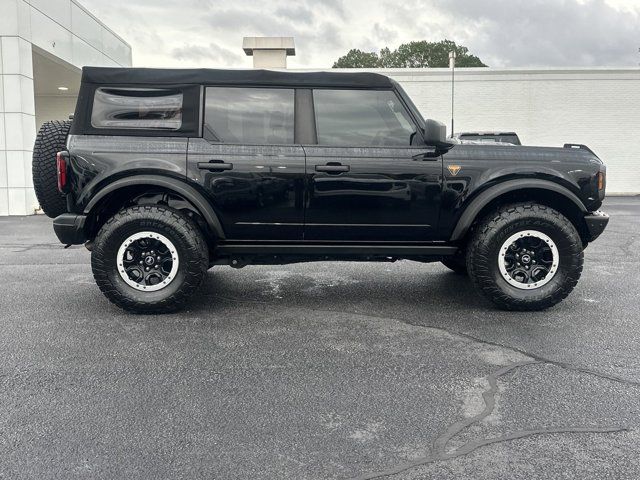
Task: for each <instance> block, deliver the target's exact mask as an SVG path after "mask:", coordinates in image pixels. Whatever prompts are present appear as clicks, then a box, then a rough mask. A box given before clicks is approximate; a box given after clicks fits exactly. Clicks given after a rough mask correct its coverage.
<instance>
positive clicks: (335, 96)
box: [313, 90, 415, 146]
mask: <svg viewBox="0 0 640 480" xmlns="http://www.w3.org/2000/svg"><path fill="white" fill-rule="evenodd" d="M313 99H314V106H315V111H316V128H317V130H318V143H319V144H320V145H344V146H375V145H379V146H408V145H411V141H412V140H413V138H414V136H415V135H413V133H414V132H415V127H414V125H413V122H412V120H411V117H409V115H408V113H407V111H406V110H405V108H404V106H403V105H402V104H401V103H400V100H398V97H396V94H395V93H394V92H391V91H382V90H314V91H313Z"/></svg>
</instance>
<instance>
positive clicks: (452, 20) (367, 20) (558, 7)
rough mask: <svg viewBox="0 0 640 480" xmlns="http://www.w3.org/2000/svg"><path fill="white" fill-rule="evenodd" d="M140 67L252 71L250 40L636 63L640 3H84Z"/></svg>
mask: <svg viewBox="0 0 640 480" xmlns="http://www.w3.org/2000/svg"><path fill="white" fill-rule="evenodd" d="M81 2H82V3H83V4H84V5H85V6H86V7H87V8H88V9H89V10H90V11H92V12H93V13H94V14H96V15H97V16H98V18H100V19H101V20H102V21H104V22H105V23H106V24H107V25H109V26H110V27H111V28H112V29H113V30H114V31H115V32H116V33H118V34H119V35H121V36H122V37H124V38H125V39H126V40H127V41H128V42H129V43H130V44H131V46H132V47H133V61H134V65H135V66H154V67H159V66H165V67H187V66H207V67H250V66H251V59H250V58H249V57H246V56H245V55H244V53H243V52H242V49H241V45H242V37H244V36H293V37H295V42H296V50H297V56H296V57H295V58H293V59H290V60H289V67H290V68H309V67H312V68H327V67H330V66H331V65H332V63H333V62H334V60H336V59H337V58H338V57H339V56H341V55H343V54H344V53H346V52H347V51H348V50H349V49H351V48H359V49H361V50H366V51H374V50H379V49H380V48H381V47H384V46H389V47H391V48H395V47H397V46H398V45H399V44H401V43H404V42H407V41H411V40H430V41H437V40H441V39H444V38H448V39H451V40H454V41H456V42H458V43H459V44H462V45H465V46H467V47H468V48H469V49H470V51H471V52H472V53H474V54H476V55H478V56H479V57H480V58H481V59H482V60H483V61H484V62H485V63H486V64H488V65H490V66H493V67H535V66H636V67H637V66H638V64H639V63H640V53H639V48H640V0H421V1H420V0H380V1H376V0H294V1H291V0H289V1H284V0H260V1H247V0H234V1H228V0H226V1H218V0H172V1H169V0H108V1H105V0H81Z"/></svg>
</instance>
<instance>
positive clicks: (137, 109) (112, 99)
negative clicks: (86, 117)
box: [91, 88, 183, 130]
mask: <svg viewBox="0 0 640 480" xmlns="http://www.w3.org/2000/svg"><path fill="white" fill-rule="evenodd" d="M182 102H183V96H182V92H179V91H176V90H170V89H154V88H137V89H132V88H98V89H97V90H96V93H95V96H94V98H93V110H92V112H91V125H92V126H93V127H94V128H113V129H121V128H124V129H146V130H179V129H180V127H181V126H182Z"/></svg>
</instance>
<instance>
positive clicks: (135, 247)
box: [117, 232, 180, 292]
mask: <svg viewBox="0 0 640 480" xmlns="http://www.w3.org/2000/svg"><path fill="white" fill-rule="evenodd" d="M117 265H118V273H119V274H120V277H121V278H122V280H124V281H125V283H126V284H127V285H129V286H130V287H132V288H134V289H135V290H139V291H142V292H155V291H157V290H161V289H163V288H165V287H167V286H168V285H169V284H170V283H171V282H172V281H173V280H174V279H175V277H176V273H177V272H178V266H179V265H180V261H179V259H178V252H177V250H176V247H175V246H174V245H173V243H172V242H171V240H169V239H168V238H167V237H165V236H164V235H161V234H159V233H156V232H139V233H135V234H133V235H131V236H130V237H128V238H127V239H126V240H125V241H124V242H122V245H120V248H119V249H118V257H117Z"/></svg>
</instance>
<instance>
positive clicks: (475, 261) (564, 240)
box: [467, 203, 583, 310]
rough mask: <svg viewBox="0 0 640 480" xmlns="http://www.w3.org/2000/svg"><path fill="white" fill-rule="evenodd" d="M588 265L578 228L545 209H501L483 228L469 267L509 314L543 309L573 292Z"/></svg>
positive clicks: (526, 205)
mask: <svg viewBox="0 0 640 480" xmlns="http://www.w3.org/2000/svg"><path fill="white" fill-rule="evenodd" d="M582 265H583V246H582V241H581V239H580V235H579V234H578V232H577V230H576V228H575V227H574V226H573V224H572V223H571V222H570V221H569V220H568V219H567V218H566V217H564V216H563V215H562V214H560V213H559V212H557V211H556V210H554V209H552V208H550V207H546V206H544V205H538V204H529V203H520V204H514V205H509V206H504V207H501V208H500V209H499V210H498V211H497V212H495V213H494V214H493V215H490V216H489V217H487V218H485V219H484V220H483V221H481V222H480V224H479V225H478V226H477V228H476V230H475V233H474V235H473V237H472V239H471V242H470V244H469V248H468V253H467V268H468V270H469V276H470V277H471V280H472V281H473V283H474V284H475V285H476V286H477V287H479V289H480V291H481V292H482V293H483V294H484V295H485V296H486V297H487V298H489V299H490V300H491V301H492V302H493V303H495V304H496V305H498V306H499V307H501V308H504V309H507V310H542V309H545V308H548V307H551V306H553V305H555V304H557V303H558V302H560V301H561V300H563V299H564V298H566V297H567V295H569V293H571V291H572V290H573V288H574V287H575V286H576V284H577V283H578V279H579V278H580V274H581V273H582Z"/></svg>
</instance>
